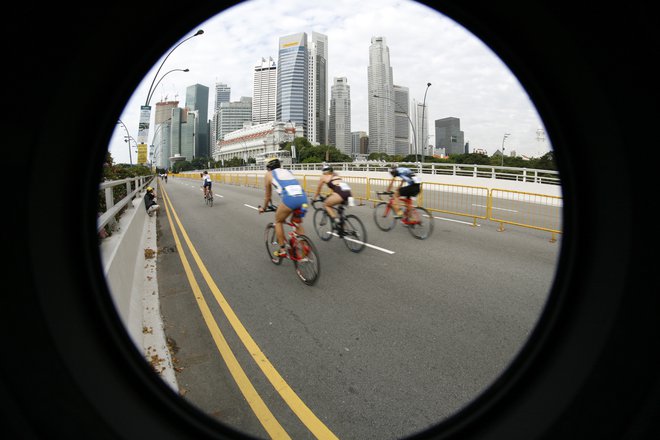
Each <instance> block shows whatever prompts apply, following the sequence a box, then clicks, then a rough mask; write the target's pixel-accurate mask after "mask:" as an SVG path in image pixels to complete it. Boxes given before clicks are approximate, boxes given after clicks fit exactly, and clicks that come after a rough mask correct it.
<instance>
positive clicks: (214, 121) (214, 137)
mask: <svg viewBox="0 0 660 440" xmlns="http://www.w3.org/2000/svg"><path fill="white" fill-rule="evenodd" d="M230 100H231V87H229V86H228V85H227V84H224V83H218V82H217V83H215V104H214V105H213V117H212V118H211V127H210V130H211V143H210V145H209V147H210V149H211V152H210V153H211V155H212V154H213V151H214V150H215V144H216V142H217V141H218V140H220V133H219V129H218V112H219V111H220V105H221V104H222V103H223V102H230Z"/></svg>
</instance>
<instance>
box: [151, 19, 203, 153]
mask: <svg viewBox="0 0 660 440" xmlns="http://www.w3.org/2000/svg"><path fill="white" fill-rule="evenodd" d="M203 33H204V31H203V30H201V29H200V30H198V31H197V32H195V34H194V35H192V36H190V37H188V38H186V39H185V40H183V41H181V42H180V43H179V44H177V45H176V46H174V47H173V48H172V49H171V50H170V51H169V52H168V54H167V55H166V56H165V58H164V59H163V61H162V62H161V63H160V66H158V70H157V71H156V75H154V79H153V81H151V85H150V86H149V91H148V92H147V98H146V100H145V104H144V105H143V106H142V108H141V109H140V110H141V111H140V125H139V127H140V128H139V130H138V131H139V132H138V139H140V141H142V142H147V137H148V136H149V120H150V118H151V107H149V101H150V100H151V96H152V95H153V89H154V83H156V78H158V74H159V73H160V69H162V68H163V65H164V64H165V61H167V59H168V58H169V57H170V55H172V52H174V51H175V50H176V48H177V47H179V46H181V45H182V44H183V43H185V42H186V41H188V40H190V39H191V38H194V37H196V36H197V35H202V34H203ZM175 70H176V69H175ZM184 71H185V70H184ZM170 72H173V71H170ZM170 72H167V73H170ZM167 73H166V74H165V75H167ZM165 75H163V77H161V78H160V79H161V80H162V79H163V78H164V77H165ZM159 82H160V81H159Z"/></svg>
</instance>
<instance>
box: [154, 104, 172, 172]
mask: <svg viewBox="0 0 660 440" xmlns="http://www.w3.org/2000/svg"><path fill="white" fill-rule="evenodd" d="M178 106H179V101H161V102H157V103H156V115H155V116H154V123H155V127H154V135H153V136H154V137H153V139H152V140H151V148H152V150H151V156H152V159H151V160H152V161H153V163H154V164H155V165H156V167H158V168H168V167H169V161H168V158H169V157H170V155H171V147H172V146H171V141H170V133H171V129H170V127H171V126H172V109H173V108H177V107H178Z"/></svg>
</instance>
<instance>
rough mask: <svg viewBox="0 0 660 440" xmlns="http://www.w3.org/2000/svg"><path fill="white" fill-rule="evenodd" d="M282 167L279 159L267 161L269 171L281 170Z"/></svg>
mask: <svg viewBox="0 0 660 440" xmlns="http://www.w3.org/2000/svg"><path fill="white" fill-rule="evenodd" d="M280 166H281V164H280V160H279V159H278V158H277V157H269V158H268V159H266V169H267V170H272V169H275V168H279V167H280Z"/></svg>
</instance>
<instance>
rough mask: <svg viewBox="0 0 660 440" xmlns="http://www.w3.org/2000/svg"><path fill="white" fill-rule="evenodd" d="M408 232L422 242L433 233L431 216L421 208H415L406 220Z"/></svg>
mask: <svg viewBox="0 0 660 440" xmlns="http://www.w3.org/2000/svg"><path fill="white" fill-rule="evenodd" d="M408 222H409V223H408V230H409V231H410V233H411V234H412V235H413V237H415V238H417V239H419V240H424V239H426V238H429V237H430V236H431V233H432V232H433V215H431V213H430V212H429V211H428V210H427V209H426V208H422V207H421V206H415V207H414V208H413V209H412V211H411V213H410V218H409V219H408Z"/></svg>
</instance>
